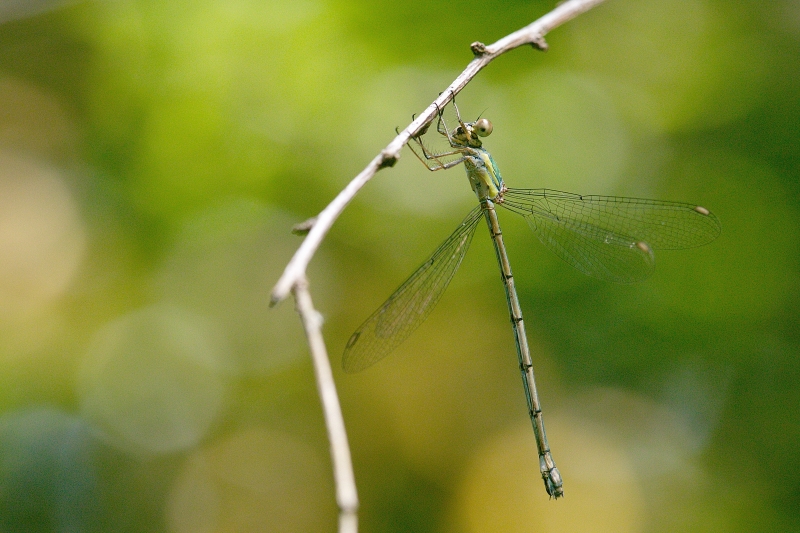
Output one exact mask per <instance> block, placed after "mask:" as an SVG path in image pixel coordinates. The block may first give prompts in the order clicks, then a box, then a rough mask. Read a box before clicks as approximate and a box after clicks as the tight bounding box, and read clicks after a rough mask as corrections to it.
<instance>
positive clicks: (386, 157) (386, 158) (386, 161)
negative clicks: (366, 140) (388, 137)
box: [378, 150, 400, 168]
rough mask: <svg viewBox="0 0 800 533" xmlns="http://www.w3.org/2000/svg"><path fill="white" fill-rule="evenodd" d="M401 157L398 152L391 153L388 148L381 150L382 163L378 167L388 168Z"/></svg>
mask: <svg viewBox="0 0 800 533" xmlns="http://www.w3.org/2000/svg"><path fill="white" fill-rule="evenodd" d="M398 159H400V156H399V155H398V154H392V153H389V151H388V150H383V151H382V152H381V164H380V165H379V167H378V168H387V167H393V166H394V164H395V163H397V160H398Z"/></svg>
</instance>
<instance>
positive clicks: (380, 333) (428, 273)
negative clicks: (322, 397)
mask: <svg viewBox="0 0 800 533" xmlns="http://www.w3.org/2000/svg"><path fill="white" fill-rule="evenodd" d="M480 219H481V209H480V206H478V207H476V208H474V209H473V210H472V211H470V213H469V214H468V215H467V217H466V218H465V219H464V220H463V221H462V222H461V224H460V225H459V226H458V228H456V230H455V231H454V232H453V233H452V234H451V235H450V236H449V237H448V238H447V239H446V240H445V241H444V242H443V243H442V244H441V245H440V246H439V247H438V248H437V249H436V251H435V252H433V255H431V257H430V258H429V259H428V260H427V261H425V263H424V264H423V265H422V266H420V267H419V268H418V269H417V270H416V272H414V273H413V274H411V276H410V277H409V278H408V279H407V280H406V281H405V282H404V283H403V284H402V285H400V287H399V288H398V289H397V290H396V291H395V292H394V294H392V295H391V296H390V297H389V299H388V300H386V302H385V303H384V304H383V305H382V306H380V308H378V310H377V311H375V312H374V313H372V316H370V317H369V318H368V319H367V320H366V321H365V322H364V323H363V324H362V325H361V327H360V328H358V330H357V331H356V332H355V333H353V335H352V336H351V337H350V340H349V341H347V346H346V347H345V350H344V356H343V358H342V367H343V368H344V370H345V372H350V373H352V372H358V371H360V370H364V369H365V368H367V367H369V366H371V365H373V364H375V363H377V362H378V361H379V360H381V359H383V358H384V357H386V356H387V355H389V353H390V352H391V351H392V350H394V349H395V348H396V347H397V346H398V345H400V343H402V342H403V341H404V340H406V338H408V336H409V335H411V333H412V332H413V331H414V330H415V329H417V327H419V325H420V324H422V322H424V321H425V319H426V318H427V317H428V315H429V314H430V312H431V311H432V310H433V308H434V307H435V306H436V304H437V303H438V302H439V299H440V298H441V297H442V294H443V293H444V291H445V289H447V286H448V285H449V284H450V280H451V279H453V275H455V273H456V270H458V267H459V265H461V261H462V260H463V259H464V255H465V254H466V253H467V249H469V245H470V243H471V242H472V236H473V235H474V233H475V227H476V225H477V223H478V221H479V220H480Z"/></svg>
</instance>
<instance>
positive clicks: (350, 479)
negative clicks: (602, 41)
mask: <svg viewBox="0 0 800 533" xmlns="http://www.w3.org/2000/svg"><path fill="white" fill-rule="evenodd" d="M601 2H603V0H567V1H566V2H563V3H561V4H559V5H558V6H557V7H556V8H555V9H554V10H553V11H551V12H550V13H548V14H547V15H545V16H543V17H542V18H540V19H539V20H537V21H535V22H533V23H532V24H530V25H528V26H526V27H524V28H522V29H521V30H519V31H516V32H514V33H512V34H510V35H507V36H506V37H503V38H502V39H500V40H499V41H497V42H496V43H494V44H490V45H488V46H487V45H484V44H483V43H479V42H475V43H472V46H471V49H472V52H473V53H474V54H475V59H473V60H472V61H471V62H470V63H469V65H467V68H465V69H464V71H463V72H462V73H461V74H460V75H459V76H458V77H457V78H456V79H455V81H453V83H451V84H450V86H449V87H448V88H447V89H446V90H445V91H444V92H442V93H441V94H440V95H439V98H437V99H436V100H435V101H434V103H432V104H431V105H430V106H428V108H427V109H426V110H425V111H424V112H422V113H421V114H420V115H419V116H418V117H417V118H416V119H414V120H413V121H412V122H411V124H409V125H408V126H407V127H406V129H404V130H403V131H401V132H399V133H398V134H397V137H395V138H394V140H392V142H391V143H389V145H388V146H387V147H386V148H384V149H383V150H382V151H381V153H380V154H378V155H377V156H375V158H374V159H373V160H372V161H370V163H369V165H367V167H366V168H365V169H364V170H362V171H361V173H360V174H358V176H356V177H355V178H353V180H352V181H351V182H350V183H349V184H348V185H347V187H345V188H344V189H343V190H342V192H340V193H339V194H338V195H337V196H336V198H334V199H333V201H332V202H331V203H330V204H328V206H327V207H326V208H325V209H323V210H322V211H321V212H320V213H319V215H317V216H316V217H314V218H312V219H309V220H307V221H306V222H304V223H302V224H300V225H298V226H297V227H296V228H295V231H296V232H297V233H305V232H306V231H308V235H307V237H306V238H305V240H304V241H303V244H302V245H300V248H298V250H297V252H296V253H295V254H294V257H292V259H291V261H289V263H288V264H287V265H286V269H285V270H284V272H283V275H282V276H281V278H280V279H279V280H278V283H277V284H276V285H275V287H274V288H273V290H272V302H271V303H272V305H274V304H276V303H277V302H279V301H281V300H283V299H285V298H286V296H287V295H288V294H289V292H293V293H294V297H295V300H296V304H297V311H298V313H300V317H301V319H302V321H303V327H304V328H305V332H306V337H307V338H308V345H309V347H310V349H311V358H312V361H313V363H314V371H315V375H316V379H317V388H318V389H319V395H320V399H321V401H322V408H323V412H324V415H325V424H326V426H327V429H328V438H329V440H330V446H331V456H332V458H333V469H334V481H335V483H336V502H337V504H338V506H339V533H357V531H358V516H357V511H358V495H357V493H356V484H355V476H354V475H353V465H352V460H351V457H350V448H349V446H348V443H347V434H346V432H345V428H344V419H343V417H342V410H341V407H340V405H339V399H338V396H337V395H336V386H335V384H334V382H333V373H332V371H331V366H330V361H329V359H328V354H327V350H326V349H325V340H324V339H323V337H322V329H321V328H322V317H321V315H320V314H319V312H318V311H317V310H316V309H314V305H313V302H312V301H311V294H310V293H309V291H308V281H307V279H306V268H307V267H308V263H309V262H310V261H311V258H312V257H313V256H314V254H315V253H316V251H317V249H318V248H319V245H320V243H321V242H322V239H324V238H325V235H326V234H327V233H328V231H329V230H330V228H331V226H332V225H333V223H334V222H335V221H336V219H337V218H338V217H339V215H340V214H341V213H342V211H344V208H345V207H346V206H347V204H349V203H350V201H351V200H352V199H353V197H355V195H356V193H357V192H358V191H359V190H360V189H361V187H363V186H364V185H365V184H366V183H367V182H368V181H369V180H370V179H371V178H372V176H374V175H375V174H376V173H377V172H378V171H379V170H380V169H382V168H384V167H390V166H393V165H394V164H395V163H396V162H397V160H398V159H399V157H400V151H401V150H402V148H403V146H404V145H405V144H406V143H407V142H408V141H409V139H411V138H412V137H414V136H416V135H419V134H420V132H422V131H424V128H426V127H427V125H428V124H430V122H431V121H432V120H433V119H434V117H435V116H436V113H437V112H438V110H439V109H442V108H444V106H445V105H447V103H448V102H450V101H451V100H452V99H453V97H454V96H455V95H456V94H458V93H459V92H460V91H461V90H462V89H463V88H464V87H465V86H466V85H467V83H469V82H470V80H472V78H474V77H475V75H476V74H477V73H478V72H479V71H480V70H481V69H483V67H485V66H486V65H488V64H489V63H490V62H491V61H492V60H494V58H496V57H497V56H499V55H501V54H504V53H505V52H508V51H509V50H513V49H514V48H517V47H519V46H522V45H525V44H530V45H532V46H533V47H534V48H537V49H539V50H547V42H546V41H545V40H544V36H545V34H547V33H548V32H550V31H551V30H552V29H554V28H556V27H558V26H560V25H561V24H563V23H565V22H567V21H568V20H571V19H573V18H575V17H576V16H578V15H579V14H581V13H583V12H584V11H587V10H589V9H591V8H592V7H594V6H595V5H597V4H600V3H601Z"/></svg>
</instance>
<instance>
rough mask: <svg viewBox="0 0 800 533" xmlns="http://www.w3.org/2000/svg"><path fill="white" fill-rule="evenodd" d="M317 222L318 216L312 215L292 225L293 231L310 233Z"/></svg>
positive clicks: (297, 233)
mask: <svg viewBox="0 0 800 533" xmlns="http://www.w3.org/2000/svg"><path fill="white" fill-rule="evenodd" d="M316 223H317V217H311V218H309V219H308V220H304V221H303V222H300V223H299V224H295V225H294V226H292V233H294V234H295V235H301V236H302V235H308V232H309V231H311V228H313V227H314V224H316Z"/></svg>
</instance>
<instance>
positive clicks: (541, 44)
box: [531, 35, 550, 52]
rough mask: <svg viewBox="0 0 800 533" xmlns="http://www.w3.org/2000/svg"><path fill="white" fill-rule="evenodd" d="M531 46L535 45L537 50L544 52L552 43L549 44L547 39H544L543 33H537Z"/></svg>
mask: <svg viewBox="0 0 800 533" xmlns="http://www.w3.org/2000/svg"><path fill="white" fill-rule="evenodd" d="M531 46H533V47H534V48H536V49H537V50H541V51H542V52H547V50H548V49H549V48H550V45H549V44H547V41H545V40H544V37H543V36H542V35H537V36H536V37H534V38H533V40H532V41H531Z"/></svg>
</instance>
